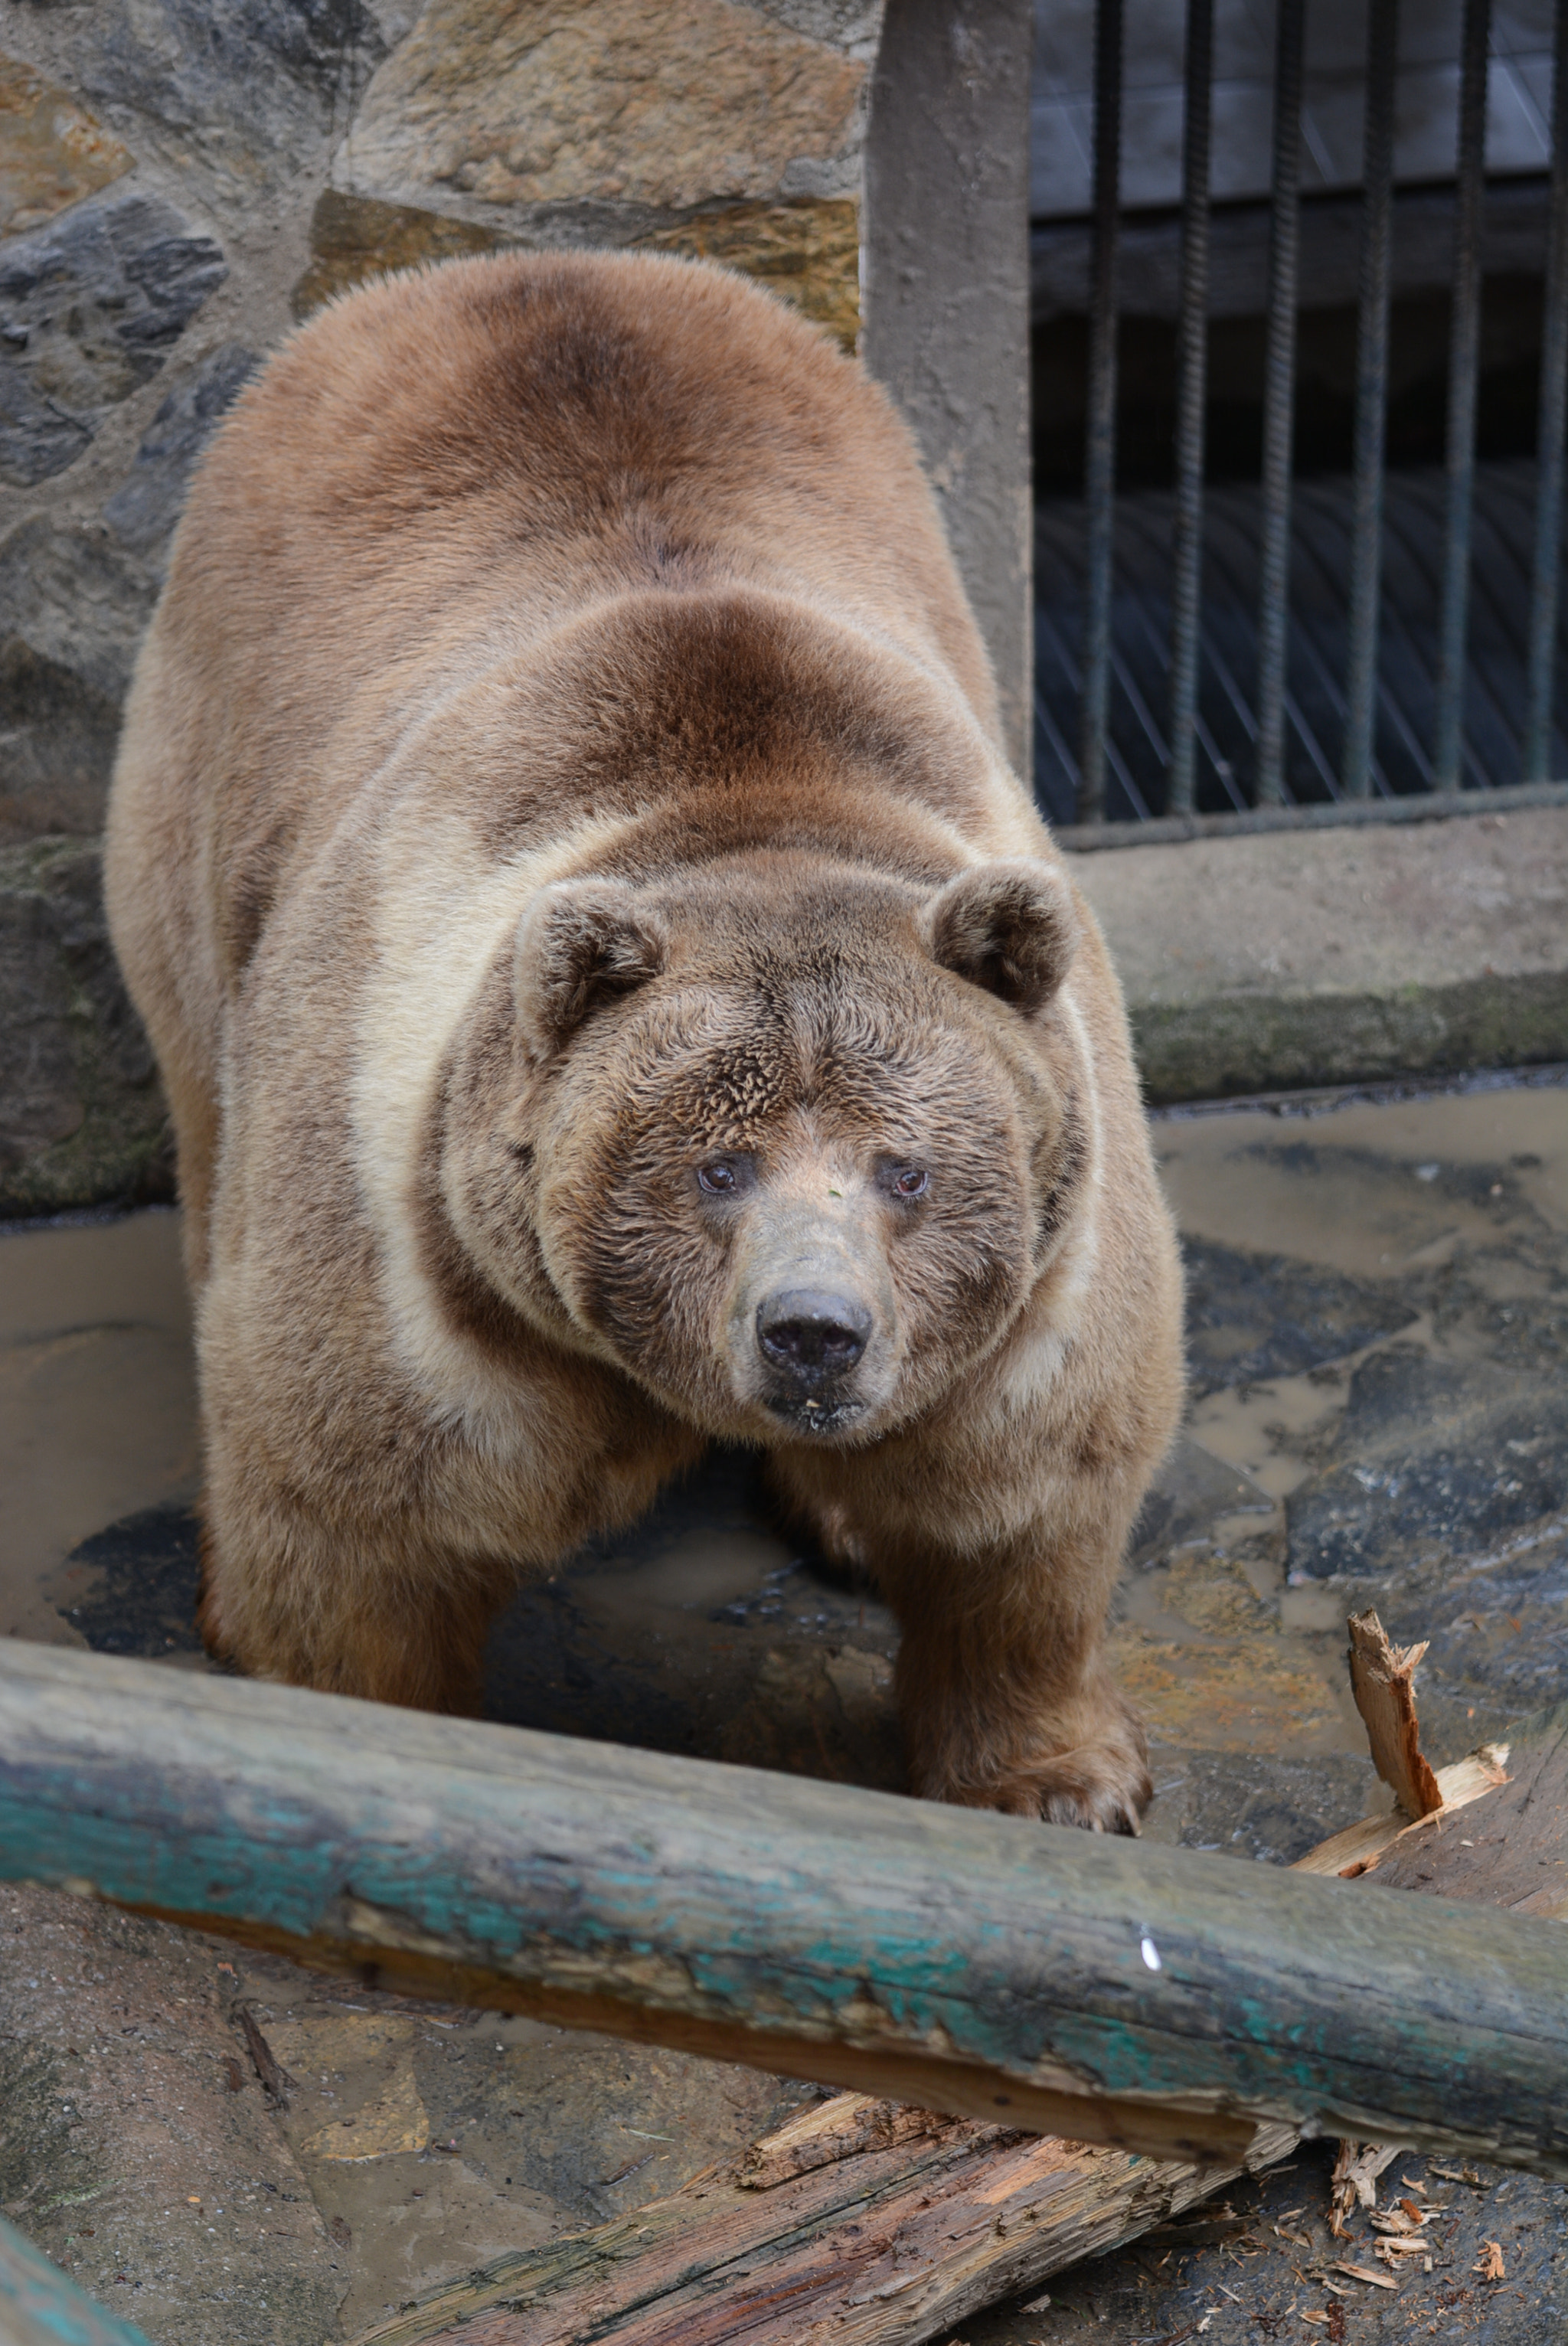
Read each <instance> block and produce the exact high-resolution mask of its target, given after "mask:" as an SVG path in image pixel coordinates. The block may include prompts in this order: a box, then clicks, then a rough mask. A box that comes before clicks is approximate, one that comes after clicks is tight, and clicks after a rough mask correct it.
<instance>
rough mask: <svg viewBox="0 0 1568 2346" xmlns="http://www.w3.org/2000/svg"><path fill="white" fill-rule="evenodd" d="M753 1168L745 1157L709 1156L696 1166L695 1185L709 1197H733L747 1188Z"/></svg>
mask: <svg viewBox="0 0 1568 2346" xmlns="http://www.w3.org/2000/svg"><path fill="white" fill-rule="evenodd" d="M755 1178H756V1175H755V1169H754V1168H753V1166H752V1163H751V1160H750V1158H747V1157H710V1158H708V1163H707V1164H706V1165H699V1166H698V1167H697V1188H699V1189H701V1190H704V1191H706V1193H707V1195H708V1197H710V1198H733V1197H736V1196H738V1194H739V1192H740V1191H741V1190H742V1189H749V1188H750V1187H751V1184H752V1182H753V1180H754V1179H755Z"/></svg>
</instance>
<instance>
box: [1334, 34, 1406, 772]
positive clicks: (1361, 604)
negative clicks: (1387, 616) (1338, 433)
mask: <svg viewBox="0 0 1568 2346" xmlns="http://www.w3.org/2000/svg"><path fill="white" fill-rule="evenodd" d="M1399 38H1400V8H1399V0H1369V8H1368V12H1367V115H1366V125H1365V130H1364V134H1363V140H1362V162H1361V175H1362V179H1363V181H1364V185H1365V194H1364V199H1363V201H1364V207H1365V209H1364V210H1363V213H1362V219H1361V290H1360V320H1359V330H1358V333H1357V340H1356V459H1355V481H1354V487H1353V492H1352V513H1351V525H1350V607H1349V637H1350V641H1349V659H1348V661H1347V663H1346V687H1345V702H1346V709H1345V745H1344V751H1343V755H1342V758H1341V760H1340V770H1341V772H1342V773H1343V776H1344V790H1345V796H1346V797H1347V798H1348V799H1364V798H1366V797H1367V796H1368V794H1369V791H1370V789H1371V782H1372V754H1373V738H1374V727H1375V722H1376V714H1377V705H1378V694H1377V683H1378V603H1379V595H1380V586H1381V582H1382V522H1383V433H1384V425H1385V422H1386V416H1387V408H1388V381H1389V257H1390V230H1391V228H1392V215H1393V187H1394V74H1395V68H1396V66H1397V63H1398V57H1399Z"/></svg>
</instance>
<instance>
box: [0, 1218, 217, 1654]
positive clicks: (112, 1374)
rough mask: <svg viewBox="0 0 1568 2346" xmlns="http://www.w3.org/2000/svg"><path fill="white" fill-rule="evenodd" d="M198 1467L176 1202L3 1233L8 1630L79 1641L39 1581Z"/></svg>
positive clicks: (1, 1396) (2, 1458)
mask: <svg viewBox="0 0 1568 2346" xmlns="http://www.w3.org/2000/svg"><path fill="white" fill-rule="evenodd" d="M198 1480H199V1444H198V1437H197V1416H196V1386H195V1376H194V1370H193V1364H192V1361H191V1350H190V1314H189V1310H188V1305H187V1301H186V1294H185V1281H184V1276H183V1273H182V1270H181V1267H180V1260H179V1218H178V1215H177V1214H174V1213H170V1212H168V1211H158V1210H156V1209H155V1210H152V1211H149V1212H147V1213H140V1214H132V1215H128V1216H127V1217H125V1218H124V1219H119V1220H116V1221H111V1222H98V1223H76V1224H66V1225H54V1226H50V1227H46V1228H43V1229H20V1230H17V1229H13V1230H10V1231H7V1232H5V1234H4V1235H3V1236H0V1487H3V1488H4V1490H5V1507H4V1508H3V1509H0V1635H3V1636H6V1637H32V1638H38V1639H42V1640H44V1641H46V1642H50V1643H54V1644H62V1643H65V1644H74V1643H77V1642H79V1640H77V1639H76V1636H75V1633H74V1632H73V1631H72V1630H71V1629H70V1628H69V1627H67V1625H66V1622H65V1621H64V1620H63V1619H62V1618H61V1616H60V1614H59V1612H58V1611H57V1610H56V1607H55V1605H54V1604H53V1603H51V1602H49V1601H48V1600H47V1598H46V1596H45V1594H44V1593H43V1592H44V1585H45V1583H46V1581H48V1580H49V1579H50V1576H53V1575H56V1574H57V1573H58V1571H59V1569H60V1567H61V1566H63V1565H64V1563H65V1559H66V1557H67V1556H69V1555H70V1553H71V1551H72V1549H73V1548H75V1547H76V1545H78V1543H79V1542H81V1541H82V1540H84V1539H87V1538H88V1537H89V1536H90V1535H92V1534H93V1533H94V1532H97V1531H101V1530H102V1529H103V1528H104V1526H105V1525H107V1524H112V1523H114V1522H116V1521H117V1520H118V1518H119V1517H120V1516H122V1515H131V1514H134V1513H135V1512H137V1510H138V1509H140V1508H143V1507H149V1506H153V1505H157V1504H158V1503H159V1502H160V1501H163V1500H168V1499H176V1498H181V1499H183V1498H188V1497H190V1496H192V1495H194V1494H195V1491H196V1489H197V1484H198Z"/></svg>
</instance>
